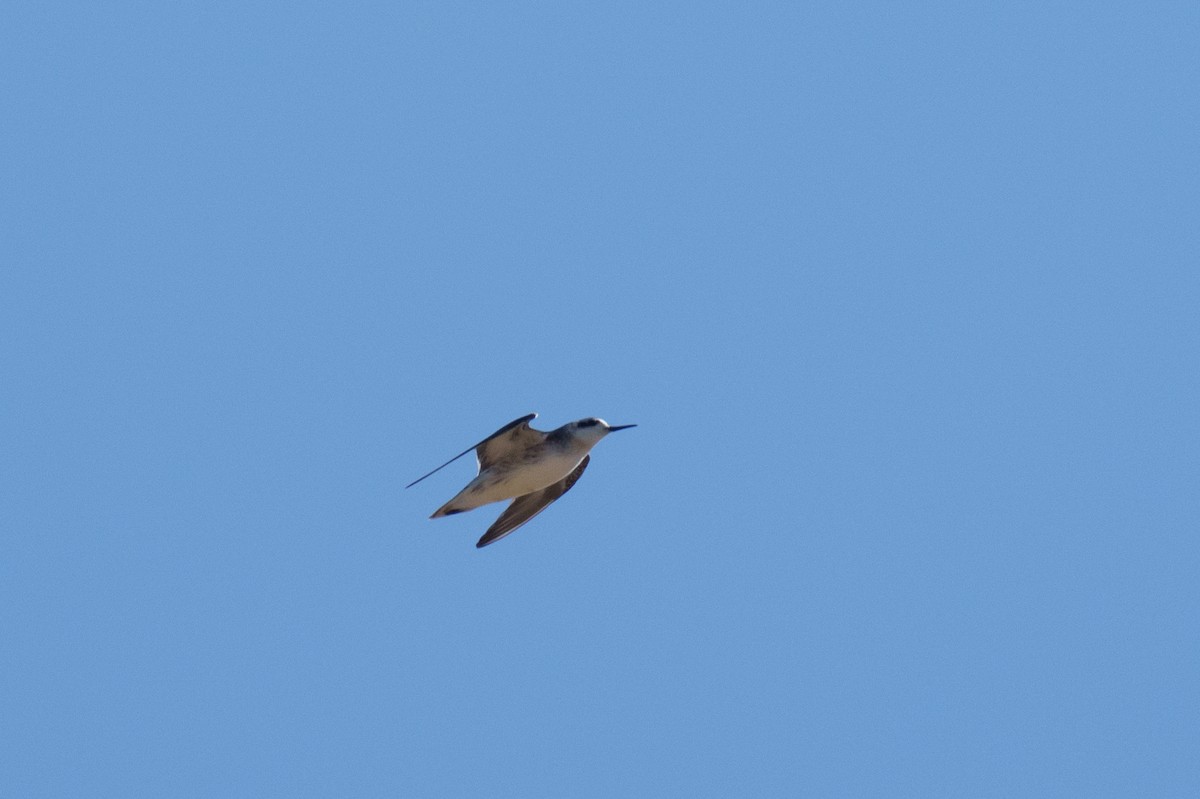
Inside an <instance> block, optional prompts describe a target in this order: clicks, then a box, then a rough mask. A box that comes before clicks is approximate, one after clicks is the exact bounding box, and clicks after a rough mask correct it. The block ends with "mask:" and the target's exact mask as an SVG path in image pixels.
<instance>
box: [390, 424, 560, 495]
mask: <svg viewBox="0 0 1200 799" xmlns="http://www.w3.org/2000/svg"><path fill="white" fill-rule="evenodd" d="M536 418H537V414H536V413H530V414H527V415H525V416H522V417H521V418H520V419H514V420H512V421H511V422H509V423H508V424H506V425H504V427H501V428H500V429H499V430H497V431H496V432H494V433H492V434H491V435H490V436H488V437H487V438H485V439H484V440H483V441H480V442H479V443H478V444H475V445H473V446H470V447H467V448H466V449H464V450H463V451H462V452H460V453H458V454H457V455H455V456H454V457H453V458H451V459H450V460H448V461H446V462H445V463H443V464H442V465H441V466H439V467H437V469H434V470H433V471H432V472H430V473H429V474H423V475H421V476H420V477H418V478H417V479H416V480H413V481H412V482H411V483H409V484H408V485H406V486H405V488H412V487H413V486H415V485H416V484H417V483H419V482H421V481H422V480H424V479H425V478H426V477H428V476H429V475H430V474H433V473H434V472H437V471H439V470H441V469H444V468H446V467H447V466H449V465H450V464H452V463H454V462H455V461H456V460H458V459H459V458H461V457H462V456H463V455H466V454H467V453H468V452H470V451H471V450H475V454H476V455H477V456H478V458H479V469H480V471H482V470H484V469H486V468H487V467H488V466H490V465H491V464H493V463H495V462H496V461H497V460H499V459H501V458H503V457H504V456H506V455H510V454H512V453H514V452H520V451H521V450H523V449H525V448H526V447H529V446H532V445H533V444H539V443H541V441H542V439H544V438H545V437H546V434H545V433H543V432H541V431H540V430H534V429H533V428H532V427H530V426H529V423H530V422H531V421H533V420H534V419H536Z"/></svg>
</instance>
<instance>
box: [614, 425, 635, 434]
mask: <svg viewBox="0 0 1200 799" xmlns="http://www.w3.org/2000/svg"><path fill="white" fill-rule="evenodd" d="M631 427H637V425H636V424H616V425H611V426H610V427H609V428H608V432H610V433H615V432H617V431H618V430H628V429H629V428H631Z"/></svg>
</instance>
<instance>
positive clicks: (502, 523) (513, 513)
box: [475, 455, 592, 548]
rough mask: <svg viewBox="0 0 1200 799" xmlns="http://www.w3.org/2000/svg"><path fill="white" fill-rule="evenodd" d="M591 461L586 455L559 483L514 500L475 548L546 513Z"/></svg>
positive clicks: (495, 539)
mask: <svg viewBox="0 0 1200 799" xmlns="http://www.w3.org/2000/svg"><path fill="white" fill-rule="evenodd" d="M591 459H592V456H591V455H584V456H583V460H581V461H580V462H579V465H578V466H576V467H575V468H574V469H573V470H572V471H571V473H570V474H568V475H567V476H566V477H564V478H563V479H561V480H559V481H558V482H557V483H554V484H553V485H549V486H546V487H545V488H543V489H542V490H541V491H534V492H533V493H532V494H526V495H525V496H523V497H517V498H516V499H514V500H513V502H512V504H511V505H509V506H508V508H507V509H505V511H504V513H501V514H500V518H499V519H497V520H496V523H495V524H493V525H492V526H491V527H489V528H488V531H487V532H486V533H484V534H483V538H481V539H479V542H478V543H477V544H475V546H476V547H477V548H478V547H486V546H487V545H488V544H490V543H492V542H493V541H499V540H500V539H501V538H503V537H504V536H506V535H508V534H509V533H511V532H512V531H513V530H516V529H517V528H518V527H520V526H521V525H523V524H524V523H525V522H527V521H529V520H530V519H532V518H533V517H534V516H537V515H538V514H539V513H541V512H542V511H544V510H545V509H546V508H547V507H549V505H550V503H552V502H554V500H556V499H558V498H559V497H561V496H562V495H563V494H565V493H567V492H568V491H570V490H571V486H573V485H575V483H576V482H577V481H578V480H579V476H580V475H581V474H583V470H584V469H586V468H587V465H588V461H590V460H591Z"/></svg>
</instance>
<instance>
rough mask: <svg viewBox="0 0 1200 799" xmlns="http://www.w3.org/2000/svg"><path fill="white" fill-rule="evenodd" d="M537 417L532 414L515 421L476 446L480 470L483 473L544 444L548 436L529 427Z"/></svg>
mask: <svg viewBox="0 0 1200 799" xmlns="http://www.w3.org/2000/svg"><path fill="white" fill-rule="evenodd" d="M536 417H537V414H536V413H531V414H529V415H528V416H522V417H521V418H520V419H514V420H513V421H511V422H509V423H508V424H506V425H504V427H501V428H500V429H499V430H497V431H496V432H494V433H492V434H491V435H490V436H488V437H487V438H485V439H484V440H483V441H480V442H479V443H478V444H477V445H475V455H476V457H478V459H479V470H480V471H483V470H484V469H486V468H488V467H489V466H491V465H492V464H493V463H495V462H496V461H499V460H503V459H504V458H507V457H508V456H509V455H513V454H515V453H518V452H522V451H524V450H526V449H529V448H530V447H532V446H533V445H535V444H540V443H542V441H544V440H545V438H546V434H545V433H543V432H542V431H541V430H534V429H533V428H532V427H530V426H529V423H530V422H532V421H533V420H534V418H536Z"/></svg>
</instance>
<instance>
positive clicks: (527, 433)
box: [405, 413, 637, 547]
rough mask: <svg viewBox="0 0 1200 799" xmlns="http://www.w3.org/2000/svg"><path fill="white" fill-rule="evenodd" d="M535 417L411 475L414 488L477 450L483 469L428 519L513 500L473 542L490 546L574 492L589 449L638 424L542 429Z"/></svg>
mask: <svg viewBox="0 0 1200 799" xmlns="http://www.w3.org/2000/svg"><path fill="white" fill-rule="evenodd" d="M535 418H537V414H536V413H531V414H528V415H527V416H522V417H521V418H520V419H514V420H513V421H511V422H509V423H508V424H506V425H504V427H501V428H500V429H499V430H497V431H496V432H494V433H492V434H491V435H490V436H488V437H487V438H485V439H484V440H483V441H480V442H479V443H478V444H476V445H475V446H473V447H467V448H466V449H464V450H463V451H462V452H460V453H458V454H457V455H455V456H454V457H453V458H451V459H450V460H448V461H446V462H445V463H443V464H442V465H441V466H439V467H437V469H434V470H433V471H432V472H430V473H429V474H426V475H423V476H421V477H418V478H417V479H416V480H413V481H412V482H411V483H409V484H408V485H407V486H405V488H412V487H413V486H415V485H416V484H417V483H419V482H421V481H422V480H424V479H425V478H426V477H429V475H431V474H433V473H434V472H436V471H438V470H439V469H442V468H444V467H446V466H449V465H450V464H451V463H454V461H456V460H458V459H459V458H461V457H462V456H463V455H466V454H467V453H468V452H470V451H471V450H475V455H476V457H477V458H478V459H479V474H477V475H476V476H475V479H474V480H472V481H471V482H469V483H467V486H466V488H464V489H463V490H462V491H459V492H458V493H457V494H455V495H454V497H453V498H452V499H451V500H450V501H449V502H447V503H446V504H445V505H443V506H442V507H440V508H438V509H437V510H436V511H434V512H433V515H432V516H430V517H429V518H431V519H438V518H441V517H442V516H450V515H452V514H455V513H462V512H463V511H467V510H474V509H475V508H478V507H479V506H480V505H487V504H488V503H490V502H500V501H501V500H505V499H511V500H512V504H510V505H509V506H508V508H507V509H505V511H504V513H501V514H500V518H498V519H496V522H495V524H493V525H492V526H491V527H489V528H488V531H487V532H486V533H484V534H483V537H482V538H480V539H479V541H478V543H476V544H475V546H476V547H486V546H487V545H488V544H490V543H492V542H494V541H499V540H500V539H501V538H503V537H504V536H506V535H508V534H509V533H511V532H512V531H513V530H516V529H517V528H518V527H520V526H521V525H523V524H525V522H527V521H529V520H530V519H532V518H533V517H534V516H537V515H538V514H539V513H541V512H542V511H543V510H545V509H546V507H547V506H548V505H549V504H550V503H551V502H554V500H556V499H558V498H559V497H561V496H562V495H563V494H565V493H567V492H568V491H570V490H571V486H573V485H575V483H576V481H578V480H579V476H580V475H582V474H583V470H584V469H586V468H587V465H588V461H589V460H591V456H590V455H588V452H590V451H591V449H592V447H594V446H596V444H597V442H599V441H600V439H602V438H604V437H605V436H606V435H608V434H609V433H615V432H616V431H618V430H625V429H626V428H629V427H637V425H635V424H622V425H616V426H613V425H610V424H609V423H608V422H606V421H604V420H603V419H597V418H595V417H588V418H587V419H580V420H579V421H576V422H569V423H567V424H565V425H563V426H562V427H560V428H558V429H557V430H551V431H549V432H544V431H542V430H534V429H533V428H532V427H530V426H529V423H530V422H531V421H533V420H534V419H535Z"/></svg>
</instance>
